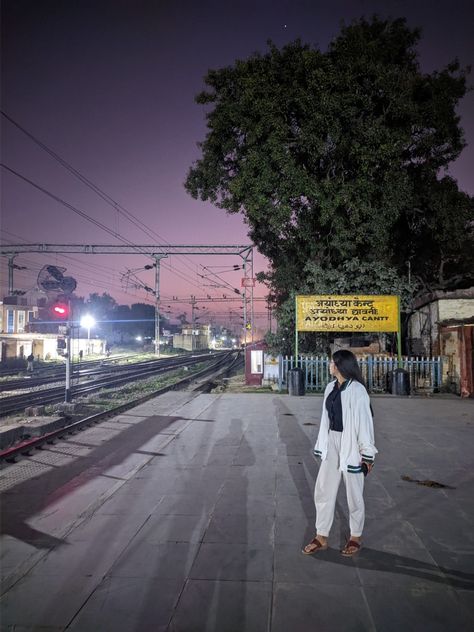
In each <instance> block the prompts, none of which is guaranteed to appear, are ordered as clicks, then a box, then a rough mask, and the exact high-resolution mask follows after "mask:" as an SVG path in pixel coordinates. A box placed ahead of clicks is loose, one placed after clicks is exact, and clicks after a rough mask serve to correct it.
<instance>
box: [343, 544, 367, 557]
mask: <svg viewBox="0 0 474 632" xmlns="http://www.w3.org/2000/svg"><path fill="white" fill-rule="evenodd" d="M361 546H362V545H361V543H360V542H356V541H355V540H349V541H348V542H347V544H346V546H345V547H344V548H343V549H342V551H341V555H344V557H353V556H354V555H355V554H356V553H358V552H359V551H360V548H361ZM351 549H353V550H351Z"/></svg>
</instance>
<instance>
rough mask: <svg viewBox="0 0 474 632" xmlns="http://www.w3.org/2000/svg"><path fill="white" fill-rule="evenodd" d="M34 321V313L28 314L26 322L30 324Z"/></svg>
mask: <svg viewBox="0 0 474 632" xmlns="http://www.w3.org/2000/svg"><path fill="white" fill-rule="evenodd" d="M34 319H35V313H34V312H28V322H29V323H32V322H33V321H34Z"/></svg>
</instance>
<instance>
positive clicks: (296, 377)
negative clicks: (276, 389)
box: [287, 369, 304, 395]
mask: <svg viewBox="0 0 474 632" xmlns="http://www.w3.org/2000/svg"><path fill="white" fill-rule="evenodd" d="M287 380H288V394H289V395H304V373H303V370H302V369H289V371H288V376H287Z"/></svg>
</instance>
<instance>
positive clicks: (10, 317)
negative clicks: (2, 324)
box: [7, 309, 15, 334]
mask: <svg viewBox="0 0 474 632" xmlns="http://www.w3.org/2000/svg"><path fill="white" fill-rule="evenodd" d="M14 331H15V312H14V311H13V310H12V309H7V334H12V333H14Z"/></svg>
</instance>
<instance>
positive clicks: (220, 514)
mask: <svg viewBox="0 0 474 632" xmlns="http://www.w3.org/2000/svg"><path fill="white" fill-rule="evenodd" d="M321 403H322V400H321V398H320V397H316V396H306V397H289V396H287V395H278V394H225V393H224V394H220V395H212V394H200V395H196V394H192V393H185V392H180V393H173V392H170V393H167V394H166V395H163V396H161V397H159V398H157V399H155V400H151V401H149V402H147V403H146V404H142V405H141V406H138V407H137V408H134V409H133V410H131V411H129V412H127V413H125V414H122V415H119V416H118V417H116V418H114V419H112V420H109V421H106V422H104V423H101V424H100V425H97V426H95V427H93V428H90V429H87V430H85V431H83V432H79V433H77V434H75V435H73V436H71V437H70V438H69V439H68V440H66V441H60V442H57V443H56V444H54V445H51V446H48V447H47V448H45V449H43V450H41V451H38V452H36V453H35V455H34V456H32V457H30V458H28V459H24V460H21V461H19V462H18V463H16V464H13V465H10V466H8V467H6V468H4V469H2V470H1V471H0V493H1V502H2V515H1V518H2V520H1V540H0V543H1V567H2V597H1V601H0V612H1V615H0V617H1V619H0V628H1V630H2V632H4V631H5V632H6V631H9V632H13V631H14V632H26V631H40V630H41V631H42V632H60V631H63V630H68V631H71V632H89V631H90V632H165V631H166V632H207V631H209V632H211V631H213V632H214V631H215V632H289V631H291V632H312V631H318V632H320V631H321V632H325V631H328V632H332V631H339V630H346V631H348V632H352V631H359V630H360V631H361V632H365V631H370V632H373V631H380V632H392V631H393V632H395V631H396V632H399V631H400V630H404V631H408V632H410V631H416V632H420V631H421V632H423V631H426V632H436V631H440V632H441V631H442V632H446V631H450V630H453V631H454V630H455V631H456V632H462V631H467V630H469V631H470V630H473V629H474V592H473V591H474V494H473V447H474V445H473V444H474V442H473V436H474V435H473V430H474V401H472V400H460V399H457V398H453V397H452V398H451V397H445V398H442V397H439V398H437V397H433V398H426V399H422V398H395V397H376V398H373V407H374V411H375V429H376V430H375V431H376V444H377V447H378V449H379V451H380V454H379V455H378V458H377V462H376V466H375V468H374V470H373V472H372V473H371V474H370V475H369V476H368V477H367V480H366V491H365V497H366V513H367V517H366V528H365V532H364V536H363V544H364V546H363V549H362V550H361V552H360V553H359V555H357V556H356V557H354V558H353V559H346V558H343V557H342V556H341V555H340V553H339V550H340V548H341V547H342V545H343V543H344V540H345V538H346V537H347V535H348V531H347V529H348V523H347V507H346V502H345V491H344V488H343V485H341V488H340V491H339V496H338V503H337V508H336V517H335V522H334V525H333V529H332V533H331V537H330V547H329V549H328V550H327V551H324V552H321V553H318V554H317V555H315V556H313V557H311V556H304V555H302V553H301V548H302V547H303V546H304V544H305V543H306V542H307V541H309V540H310V539H311V537H312V536H313V534H314V518H315V514H314V505H313V500H312V498H313V487H314V481H315V477H316V474H317V471H318V463H317V461H316V460H315V459H314V458H313V456H312V447H313V445H314V442H315V439H316V435H317V431H318V425H319V417H320V411H321ZM402 476H409V477H411V478H412V479H415V480H432V481H435V482H438V483H442V484H444V485H447V487H429V486H426V485H420V484H418V483H416V482H410V481H405V480H402V478H401V477H402Z"/></svg>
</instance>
